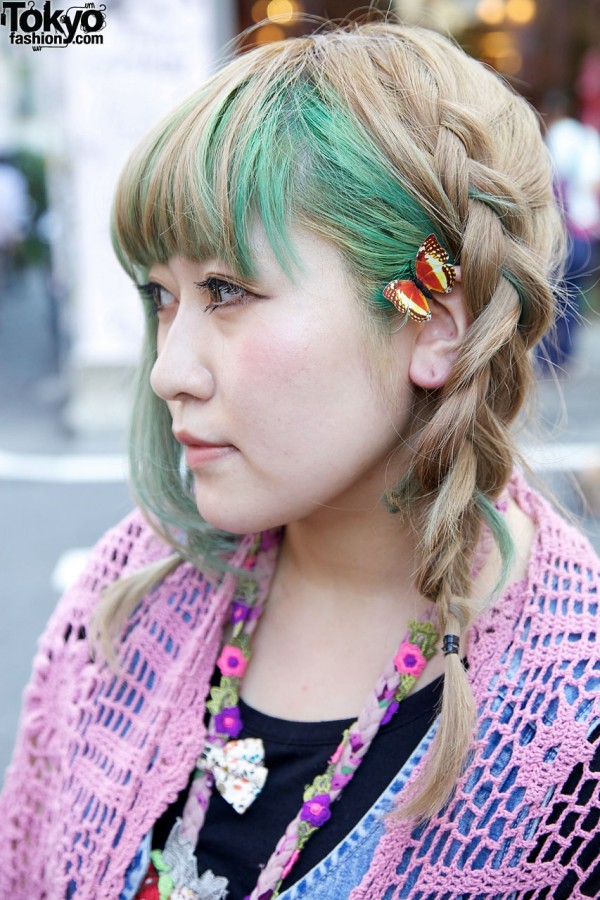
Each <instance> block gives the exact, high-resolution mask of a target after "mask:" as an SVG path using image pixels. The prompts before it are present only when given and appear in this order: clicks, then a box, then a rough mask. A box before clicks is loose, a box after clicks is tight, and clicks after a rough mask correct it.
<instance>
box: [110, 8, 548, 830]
mask: <svg viewBox="0 0 600 900" xmlns="http://www.w3.org/2000/svg"><path fill="white" fill-rule="evenodd" d="M250 212H252V213H253V214H255V213H258V214H259V216H260V217H261V219H262V221H263V224H264V226H265V230H266V232H267V236H268V238H269V240H270V241H271V243H272V245H273V248H274V250H275V252H276V253H277V255H278V257H279V258H280V259H281V260H283V262H284V263H285V264H286V265H291V266H293V263H294V260H293V256H292V254H291V252H290V249H289V244H288V243H287V235H288V232H289V226H290V224H299V225H301V226H304V227H306V228H309V229H310V230H312V231H313V232H315V233H316V234H318V235H320V236H321V237H324V238H326V239H327V240H328V241H330V242H332V243H333V244H334V245H335V246H337V247H338V249H339V250H340V252H341V253H342V254H343V256H344V258H345V259H346V261H347V263H348V266H349V270H350V272H351V273H352V275H353V276H354V278H355V279H356V280H357V281H358V283H359V284H360V285H361V286H363V287H364V294H363V302H366V303H367V306H368V308H369V310H370V314H371V315H372V317H373V318H374V320H376V321H377V323H378V327H379V328H380V332H381V333H382V334H383V333H386V334H387V333H388V332H389V328H390V316H391V315H392V314H393V311H392V310H391V307H390V305H389V304H387V303H386V301H385V300H383V297H382V289H383V287H384V285H385V284H386V283H387V282H388V281H389V280H391V279H392V278H394V277H398V275H399V274H400V275H401V274H402V272H403V271H406V270H407V267H408V266H409V264H410V262H411V261H412V260H413V259H414V256H415V253H416V249H417V248H418V246H419V244H420V242H421V240H422V239H423V238H424V237H425V236H426V235H427V234H428V233H429V232H430V231H434V232H435V233H436V234H437V235H438V237H439V238H440V240H441V242H442V243H443V244H444V245H445V246H446V247H447V248H448V249H449V250H450V251H451V253H452V254H453V256H454V259H455V261H456V262H458V263H460V265H461V267H462V285H463V293H464V298H465V303H466V306H467V311H468V315H469V317H470V319H471V321H472V325H471V326H470V328H469V329H468V333H467V335H466V337H465V339H464V342H463V344H462V347H461V350H460V354H459V358H458V360H457V362H456V364H455V366H454V368H453V370H452V373H451V375H450V377H449V379H448V381H447V383H446V385H445V386H444V387H443V388H442V389H440V390H436V391H430V392H424V391H419V392H417V393H416V396H415V429H414V434H413V435H412V439H411V446H412V451H413V452H412V456H411V460H410V464H409V467H408V470H407V472H406V474H405V476H404V477H403V478H402V480H401V481H400V483H399V484H397V485H396V486H395V487H394V488H393V489H392V490H391V491H388V494H387V497H386V500H387V503H388V505H389V506H390V508H391V509H392V510H393V511H395V512H396V513H397V514H398V515H399V516H401V517H402V518H403V520H404V521H405V522H406V523H407V524H409V525H410V527H411V528H413V529H414V531H415V533H416V535H417V537H418V572H417V584H418V587H419V589H420V591H421V592H422V593H423V595H425V596H426V597H428V598H430V599H431V600H432V601H434V602H435V604H436V608H437V613H438V619H439V622H440V624H441V628H442V630H443V632H444V633H456V634H462V633H464V632H465V630H466V629H467V628H468V627H469V625H470V623H471V622H472V620H473V618H474V616H475V615H476V613H477V611H478V607H477V605H476V603H475V601H474V600H473V598H472V576H471V567H472V560H473V552H474V549H475V547H476V545H477V543H478V540H479V538H480V535H481V531H482V525H483V523H484V522H487V523H488V525H490V527H491V528H492V530H493V532H494V534H495V535H496V536H497V538H498V540H499V543H500V545H501V549H502V550H503V555H504V557H505V562H506V560H507V559H508V555H509V554H508V551H507V549H506V546H507V541H506V529H505V528H504V526H503V525H502V523H501V522H500V521H499V520H498V517H497V515H496V514H495V511H494V502H495V501H496V500H497V498H498V496H499V495H500V493H501V491H502V490H503V488H504V487H505V485H506V483H507V481H508V479H509V476H510V474H511V471H512V468H513V465H514V462H515V459H516V458H517V452H516V448H515V446H514V443H513V438H512V435H511V429H510V426H511V425H512V423H513V422H514V420H515V417H516V416H517V414H518V412H519V410H520V409H521V406H522V404H523V401H524V398H525V397H526V395H527V393H528V391H529V390H530V388H531V386H532V369H531V359H530V353H529V351H530V350H531V348H532V347H533V346H534V345H535V344H536V343H537V342H538V341H539V340H540V338H541V337H542V336H543V335H544V333H545V332H546V330H547V329H548V328H549V326H550V324H551V322H552V319H553V314H554V299H553V278H554V277H555V276H557V275H558V269H559V263H560V260H561V258H562V253H563V241H564V238H563V229H562V224H561V220H560V216H559V213H558V211H557V208H556V204H555V201H554V197H553V191H552V178H551V170H550V165H549V162H548V158H547V154H546V151H545V148H544V146H543V142H542V139H541V136H540V129H539V124H538V120H537V117H536V114H535V112H534V111H533V110H532V109H531V108H530V107H529V105H528V104H527V103H526V102H525V101H524V100H523V99H522V98H521V97H519V96H518V95H516V94H515V93H514V92H513V91H512V90H511V89H510V88H509V87H507V85H506V84H504V83H503V81H502V80H501V79H500V78H499V77H498V76H497V75H496V74H495V73H494V72H492V71H491V70H489V69H487V68H486V67H485V66H483V65H482V64H480V63H478V62H477V61H475V60H473V59H471V58H469V57H468V56H467V55H466V54H465V53H463V51H462V50H461V49H460V48H458V47H457V46H455V45H454V44H452V43H451V42H450V41H449V40H447V39H446V38H444V37H442V36H440V35H439V34H436V33H434V32H432V31H429V30H426V29H422V28H418V27H403V26H400V25H394V24H391V23H377V24H368V25H362V26H356V25H352V26H349V27H348V28H342V29H335V30H331V31H324V32H322V33H320V34H318V35H314V36H311V37H305V38H298V39H292V40H289V41H285V42H281V43H275V44H270V45H266V46H263V47H260V48H258V49H255V50H253V51H251V52H249V53H247V54H245V55H244V56H241V57H240V58H238V59H236V60H234V61H233V62H231V63H229V64H228V65H227V66H226V67H225V68H224V69H223V70H222V71H221V72H219V73H217V75H215V76H214V77H213V78H212V79H211V80H210V81H209V82H208V83H207V84H206V85H205V86H204V87H203V88H201V89H200V91H199V92H198V93H197V94H196V95H194V96H193V97H191V98H189V99H188V100H187V101H185V102H184V103H183V104H182V105H181V106H180V107H179V108H178V109H177V110H175V112H174V113H173V114H172V115H171V116H170V117H169V118H168V119H167V120H165V122H163V123H161V124H160V125H159V126H158V128H157V129H155V131H154V132H152V133H151V134H150V135H149V136H148V138H147V139H146V140H145V141H144V142H143V143H142V145H141V146H140V148H138V150H137V151H136V152H135V153H134V155H133V157H132V159H131V160H130V162H129V163H128V166H127V167H126V169H125V171H124V173H123V176H122V178H121V181H120V184H119V188H118V191H117V196H116V201H115V209H114V235H115V246H116V249H117V252H118V254H119V257H120V259H121V260H122V262H123V264H124V265H125V266H126V268H127V269H128V271H130V272H131V273H132V274H133V275H134V276H136V277H140V275H141V274H142V273H143V271H144V269H145V268H147V267H148V266H149V265H150V264H151V263H152V262H153V261H164V260H166V259H168V258H169V256H171V255H173V254H175V253H179V254H181V255H184V256H188V257H190V258H202V257H203V256H216V257H220V258H223V259H225V260H226V261H228V262H230V263H231V264H232V265H233V266H234V267H235V268H236V269H237V270H240V271H241V272H242V273H244V272H247V271H249V270H251V269H252V260H251V255H250V252H249V249H248V246H249V245H248V227H249V219H250V215H249V213H250ZM154 342H155V325H154V323H153V320H152V316H151V315H149V316H148V327H147V347H146V362H145V364H144V366H143V367H142V369H141V375H140V384H139V389H138V400H137V405H136V411H135V413H134V426H133V432H134V435H135V440H134V442H133V450H132V471H133V481H134V487H135V491H136V494H137V497H138V499H139V502H140V504H141V505H142V507H143V508H144V509H145V510H146V512H147V514H148V515H149V517H151V518H153V519H154V520H155V521H156V522H157V523H159V526H160V528H161V530H162V533H163V534H164V536H165V537H166V538H167V539H168V540H169V541H170V542H171V543H172V545H173V546H174V548H175V549H176V552H177V554H178V556H179V558H188V559H192V560H194V561H196V562H198V560H209V561H210V564H211V565H213V566H215V567H216V568H219V566H220V567H221V568H223V567H224V566H225V565H226V564H225V563H223V560H224V559H225V555H226V554H225V551H226V550H227V549H229V550H230V549H231V546H232V544H231V541H232V538H231V536H226V535H223V534H219V533H216V532H215V531H214V529H211V528H210V527H209V526H207V525H206V523H203V522H202V521H201V520H200V519H199V517H198V513H197V510H196V509H195V505H194V501H193V497H192V494H191V491H190V490H189V483H188V482H187V481H186V480H185V478H183V479H182V476H181V472H180V467H179V457H178V449H177V447H176V446H175V445H174V443H172V441H171V437H170V432H169V431H168V428H167V413H166V408H165V404H164V403H162V401H159V400H158V398H156V397H154V396H153V395H152V394H151V391H150V388H149V385H148V373H149V367H150V366H151V364H152V362H153V360H154V358H155V343H154ZM159 488H160V489H159ZM182 536H183V537H182ZM176 561H177V557H174V558H171V559H170V561H168V563H167V565H166V568H165V570H164V571H167V570H170V568H172V566H173V565H176ZM505 568H506V567H505ZM156 577H157V573H156V572H152V573H150V577H149V578H144V577H142V578H141V581H140V580H139V576H138V583H137V586H136V588H135V590H133V591H132V590H129V589H128V588H127V584H126V583H123V582H121V583H118V584H117V585H115V586H114V587H113V588H112V590H111V592H110V596H109V597H108V598H107V601H106V602H107V606H106V608H105V610H104V611H103V612H101V613H100V617H99V623H100V627H101V629H102V630H103V633H104V634H105V635H106V634H107V633H108V627H107V626H109V625H110V624H111V622H112V623H113V624H114V622H115V621H117V619H118V620H119V621H122V618H123V616H124V615H125V614H126V613H127V612H128V611H129V610H131V608H132V605H133V604H134V603H135V602H137V600H139V598H140V596H141V595H142V594H143V592H144V591H145V590H147V589H148V587H149V585H150V584H151V583H152V582H153V581H154V580H155V579H156ZM473 718H474V710H473V701H472V696H471V692H470V688H469V685H468V681H467V678H466V674H465V672H464V669H463V666H462V664H461V661H460V659H459V657H458V656H457V655H450V656H448V657H447V663H446V680H445V687H444V695H443V702H442V707H441V715H440V727H439V732H438V736H437V739H436V750H435V753H434V755H433V759H432V761H431V764H430V766H429V769H428V770H427V771H426V772H425V775H424V778H423V782H422V786H421V792H420V794H419V796H418V797H417V798H413V800H412V801H411V803H409V804H408V806H407V807H406V810H407V811H408V812H410V813H411V814H415V813H416V814H418V815H428V814H430V813H432V812H434V811H435V810H437V809H439V808H440V806H441V805H442V804H443V803H444V802H445V801H446V800H447V798H448V796H449V793H450V792H451V790H452V788H453V786H454V784H455V782H456V779H457V777H458V775H459V774H460V771H461V769H462V767H463V765H464V761H465V757H466V754H467V752H468V748H469V743H470V738H471V733H472V725H473Z"/></svg>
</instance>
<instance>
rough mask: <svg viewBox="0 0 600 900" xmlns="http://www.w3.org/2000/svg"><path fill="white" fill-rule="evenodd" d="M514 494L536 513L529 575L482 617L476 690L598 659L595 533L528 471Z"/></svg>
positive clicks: (475, 653)
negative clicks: (583, 528) (533, 482)
mask: <svg viewBox="0 0 600 900" xmlns="http://www.w3.org/2000/svg"><path fill="white" fill-rule="evenodd" d="M511 496H512V497H513V499H514V501H515V502H516V503H517V505H518V506H519V508H520V509H521V510H522V511H523V512H524V513H525V514H526V515H527V516H528V517H529V518H530V519H531V520H532V522H533V524H534V527H535V533H534V536H533V541H532V543H531V547H530V549H529V553H528V561H527V565H526V567H525V570H524V575H523V577H522V578H520V579H519V580H517V581H514V582H513V583H512V584H510V585H509V587H508V588H507V589H506V590H505V591H504V592H503V593H502V595H501V596H500V597H498V598H497V599H496V600H495V601H494V602H493V603H492V604H490V606H489V607H488V608H487V609H486V610H485V611H484V612H483V613H482V615H481V616H480V617H479V618H478V619H477V621H476V622H475V624H474V626H473V628H472V630H471V634H470V641H469V648H468V656H469V663H470V665H471V666H472V671H473V672H474V673H475V685H474V687H475V690H476V692H477V691H479V692H484V687H483V686H482V685H486V684H489V683H490V681H491V680H493V681H494V683H495V682H496V680H497V679H499V678H500V679H502V678H504V677H508V678H509V679H511V680H512V679H515V678H516V679H517V680H518V679H519V678H520V677H521V676H522V674H523V672H524V671H525V670H527V671H528V672H529V675H531V674H532V673H533V672H537V673H540V672H541V671H543V670H544V669H545V668H547V667H548V666H558V667H561V666H564V669H563V675H565V674H566V673H568V672H570V670H571V668H572V667H574V666H576V665H577V662H578V661H582V662H585V664H586V666H587V665H588V664H590V665H591V662H592V661H593V660H594V658H597V644H596V631H597V629H596V625H595V623H596V619H597V613H598V595H599V593H600V560H599V559H598V555H597V554H596V552H595V551H594V549H593V547H592V546H591V544H590V542H589V540H588V539H587V538H586V537H585V535H583V534H582V533H581V532H580V531H579V530H578V528H577V527H576V526H575V525H574V524H572V523H571V522H569V521H567V520H566V519H565V518H564V517H563V516H561V515H560V514H559V513H558V512H556V510H555V509H554V508H553V507H552V505H551V504H550V502H549V501H548V500H547V499H546V498H545V497H543V496H542V495H541V493H540V492H539V491H537V490H535V489H534V488H532V487H531V486H530V485H529V484H528V483H527V482H526V481H525V479H524V477H523V476H522V475H521V474H518V475H516V476H515V478H513V481H512V483H511Z"/></svg>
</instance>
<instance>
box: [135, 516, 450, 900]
mask: <svg viewBox="0 0 600 900" xmlns="http://www.w3.org/2000/svg"><path fill="white" fill-rule="evenodd" d="M273 543H274V542H273V536H272V533H266V534H263V535H261V536H260V537H259V538H258V539H257V540H256V541H255V542H254V544H253V546H252V547H251V549H250V552H249V555H248V557H247V558H246V561H245V562H244V568H246V569H247V570H249V574H250V572H252V571H254V569H255V567H256V563H257V559H258V558H259V556H260V554H261V553H263V554H264V553H265V552H266V553H267V555H270V552H272V550H273ZM259 580H260V579H259ZM265 595H266V591H264V590H261V588H260V586H259V584H258V583H257V579H256V578H253V577H248V578H244V579H242V580H241V582H240V585H239V588H238V594H237V595H236V598H235V599H234V600H233V602H232V604H231V608H230V614H229V615H230V621H231V625H232V633H231V637H230V639H229V641H228V643H227V644H226V645H225V646H224V647H223V650H222V651H221V654H220V656H219V658H218V660H217V666H218V668H219V670H220V672H221V679H220V682H219V684H218V685H216V686H214V687H213V688H212V690H211V692H210V699H209V700H208V702H207V709H208V711H209V712H210V713H211V719H210V722H209V725H208V731H207V735H206V740H205V747H204V750H203V753H202V756H201V757H200V758H199V759H198V761H197V764H196V765H197V768H196V771H195V773H194V777H193V780H192V784H191V787H190V791H189V794H188V798H187V801H186V805H185V808H184V811H183V817H182V819H178V820H177V822H176V824H175V825H174V827H173V829H172V831H171V834H170V836H169V839H168V841H167V843H166V845H165V848H164V850H162V851H159V850H155V851H153V852H152V854H151V859H152V863H153V865H154V868H155V871H156V873H158V883H157V888H158V895H156V894H155V896H158V897H160V900H184V898H185V900H222V898H224V897H226V896H227V879H225V878H220V877H217V876H215V875H213V873H212V872H210V871H208V872H205V873H204V874H203V875H202V876H201V877H199V876H198V872H197V866H196V857H195V854H194V851H195V847H196V844H197V841H198V836H199V833H200V831H201V829H202V826H203V824H204V820H205V816H206V811H207V809H208V804H209V801H210V797H211V794H212V791H213V789H214V788H215V787H216V788H217V790H219V792H220V793H221V794H222V795H223V797H224V798H225V799H226V800H227V801H228V802H229V803H231V804H232V805H233V807H234V809H236V810H237V811H238V812H241V813H242V812H245V810H246V809H247V808H248V807H249V806H250V804H251V803H252V802H253V801H254V799H255V798H256V797H257V796H258V794H259V793H260V791H261V789H262V787H263V785H264V783H265V780H266V777H267V774H268V773H267V769H266V768H265V767H264V766H263V764H262V763H263V760H264V748H263V745H262V740H260V739H258V738H248V739H246V740H242V741H239V740H235V739H236V738H237V737H238V735H239V733H240V732H241V730H242V727H243V723H242V719H241V716H240V709H239V705H238V704H239V694H240V686H241V682H242V678H243V675H244V672H245V670H246V668H247V665H248V662H249V660H250V656H251V652H252V651H251V637H252V633H253V632H254V629H255V628H256V624H257V621H258V618H259V616H260V614H261V612H262V609H263V606H264V602H265ZM438 639H439V635H438V634H437V632H436V631H435V628H434V627H433V625H432V624H431V622H417V621H411V622H410V623H409V627H408V633H407V635H406V637H405V638H404V640H403V641H402V643H401V644H400V647H399V649H398V651H397V653H396V655H395V656H394V658H393V660H391V661H390V663H389V665H388V666H387V668H386V669H385V671H384V672H383V674H382V675H381V676H380V677H379V679H378V680H377V683H376V685H375V687H374V689H373V691H372V692H371V694H370V696H369V699H368V701H367V703H366V705H365V707H364V709H363V710H362V712H361V713H360V715H359V716H358V718H357V719H356V721H355V722H353V724H352V725H351V726H350V727H349V728H347V729H346V730H345V731H344V733H343V735H342V739H341V741H340V743H339V745H338V747H337V749H336V750H335V752H334V753H333V755H332V756H331V758H330V760H329V763H328V766H327V768H326V769H325V771H324V772H322V773H321V774H319V775H317V776H316V778H315V779H314V780H313V782H312V783H311V784H310V785H308V787H307V788H306V789H305V791H304V796H303V803H302V805H301V807H300V809H299V811H298V814H297V815H296V816H295V818H294V819H293V820H292V821H291V822H290V824H289V825H288V827H287V828H286V830H285V832H284V834H283V836H282V837H281V839H280V840H279V842H278V844H277V846H276V848H275V850H274V852H273V854H272V855H271V858H270V859H269V861H268V862H267V864H266V866H265V867H264V868H263V870H262V871H261V874H260V876H259V879H258V882H257V884H256V887H255V888H254V890H253V891H252V893H251V894H250V895H249V897H247V898H245V900H271V898H275V897H277V896H279V892H280V889H281V885H282V882H283V880H284V879H285V878H286V877H287V876H288V875H289V873H290V872H291V870H292V868H293V867H294V865H295V864H296V862H297V860H298V858H299V856H300V853H301V852H302V849H303V848H304V847H305V845H306V843H307V841H308V840H309V839H310V838H311V837H312V835H313V834H315V833H316V832H317V831H318V830H319V828H321V827H322V826H323V825H324V824H325V822H327V821H328V819H330V818H331V815H332V808H331V807H332V804H333V803H334V801H336V800H338V799H339V797H340V795H341V793H342V791H343V790H344V788H345V787H346V785H347V784H348V783H349V782H350V781H351V780H352V778H353V777H354V774H355V772H356V770H357V769H358V767H359V766H360V763H361V762H362V760H363V758H364V756H365V754H366V753H367V751H368V749H369V747H370V746H371V743H372V742H373V739H374V738H375V735H376V734H377V732H378V731H379V728H380V727H381V726H382V725H385V724H386V723H387V722H389V721H390V719H391V718H392V717H393V715H394V713H395V712H396V710H397V709H398V706H399V704H400V703H401V702H402V700H404V699H405V697H407V696H408V695H409V693H410V692H411V690H412V688H413V686H414V685H415V682H416V681H417V679H418V677H419V676H420V675H421V673H422V671H423V669H424V668H425V666H426V664H427V661H428V660H429V659H431V658H432V657H433V656H434V655H435V653H436V644H437V642H438ZM148 896H150V895H149V894H148V893H146V892H145V891H141V892H140V893H139V894H138V897H139V898H145V897H148Z"/></svg>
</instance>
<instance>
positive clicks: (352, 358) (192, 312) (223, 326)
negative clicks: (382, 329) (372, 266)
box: [150, 229, 412, 533]
mask: <svg viewBox="0 0 600 900" xmlns="http://www.w3.org/2000/svg"><path fill="white" fill-rule="evenodd" d="M295 247H296V251H297V253H298V258H299V262H300V266H299V271H298V272H295V273H294V275H293V279H294V280H290V278H289V277H288V276H287V275H286V274H285V272H284V271H283V270H282V269H281V267H280V266H279V265H278V263H277V261H276V259H275V257H274V255H273V252H272V250H271V248H270V246H269V244H268V242H267V240H266V237H265V235H264V233H263V232H262V229H257V230H256V233H255V240H254V244H253V251H254V253H255V260H256V269H257V278H256V282H254V283H252V284H244V283H243V282H240V280H239V279H238V278H237V277H236V276H235V274H234V273H233V272H232V271H231V269H229V268H228V267H227V266H225V265H224V264H223V263H221V262H219V261H218V260H208V261H202V262H197V261H190V260H186V259H183V258H179V257H176V258H173V259H171V260H169V263H168V264H166V265H163V264H160V265H159V264H156V265H154V266H153V267H152V269H151V272H150V280H151V282H154V283H155V285H158V286H160V287H154V288H153V289H152V295H153V298H154V300H155V303H156V305H157V307H158V312H157V315H158V347H157V349H158V358H157V361H156V364H155V366H154V369H153V371H152V376H151V384H152V388H153V390H154V391H155V392H156V394H157V395H158V396H159V397H161V398H162V399H163V400H165V402H166V403H167V405H168V407H169V410H170V413H171V416H172V419H173V431H174V434H175V436H176V437H177V438H178V439H179V440H180V441H181V442H182V443H183V444H184V445H185V455H186V460H187V463H188V465H189V467H190V468H191V470H192V472H193V474H194V481H195V497H196V502H197V506H198V510H199V512H200V514H201V515H202V517H203V518H204V519H205V520H206V521H208V522H209V523H211V524H212V525H214V526H216V527H218V528H222V529H224V530H226V531H230V532H234V533H247V532H252V531H257V530H262V529H265V528H271V527H276V526H279V525H284V524H289V523H291V522H294V521H299V520H302V519H306V518H307V517H310V516H315V515H316V516H318V515H319V514H320V513H321V512H322V511H323V510H324V509H328V510H331V509H336V510H342V511H348V510H364V509H370V508H373V507H375V506H376V505H377V504H378V502H379V499H380V497H381V494H382V492H383V491H384V489H385V488H386V486H389V485H390V484H392V483H393V482H394V481H395V479H396V478H397V474H398V473H397V469H396V466H395V465H394V463H393V461H392V467H391V469H390V472H389V474H388V471H387V470H388V468H390V460H391V459H392V456H393V452H394V450H395V449H396V448H397V447H398V445H399V435H402V433H403V431H404V430H405V426H406V421H407V418H408V414H409V413H408V410H409V408H410V403H411V393H412V392H411V388H410V385H409V378H408V367H409V356H410V349H411V340H412V337H411V335H412V329H411V328H406V329H403V330H402V332H400V333H399V334H397V335H395V336H394V337H395V339H396V340H395V348H394V351H395V352H394V362H393V366H392V368H393V371H389V372H386V374H385V376H383V377H382V375H381V374H380V367H378V366H377V364H374V361H373V359H372V357H371V358H370V356H369V352H368V350H367V341H366V339H365V326H364V322H363V321H362V320H361V316H360V312H359V309H358V306H357V303H356V300H355V298H354V296H353V286H352V285H351V282H350V278H349V276H348V273H347V271H346V267H345V265H344V263H343V261H342V258H341V256H340V255H339V254H338V252H337V251H336V250H335V249H334V248H332V247H331V246H330V245H329V244H328V243H326V242H324V241H322V240H320V239H319V238H317V237H315V236H313V235H311V234H308V233H307V232H304V231H303V232H296V233H295ZM355 289H356V288H355V287H354V290H355ZM398 347H399V348H400V350H399V351H398ZM384 378H385V385H384V384H383V379H384ZM390 396H393V397H394V399H393V401H391V400H390ZM386 398H387V399H386Z"/></svg>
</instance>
